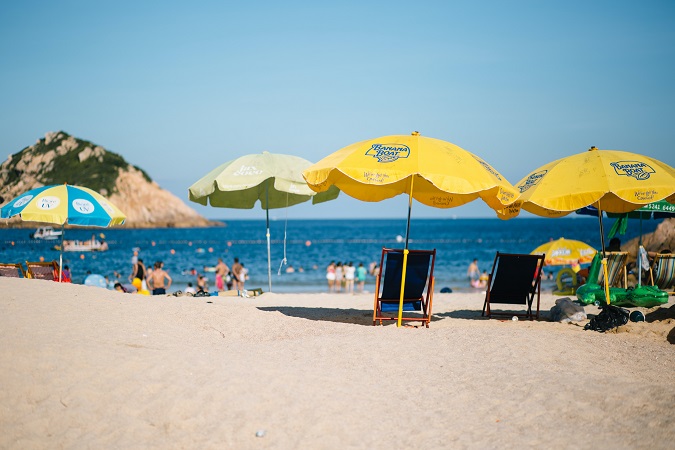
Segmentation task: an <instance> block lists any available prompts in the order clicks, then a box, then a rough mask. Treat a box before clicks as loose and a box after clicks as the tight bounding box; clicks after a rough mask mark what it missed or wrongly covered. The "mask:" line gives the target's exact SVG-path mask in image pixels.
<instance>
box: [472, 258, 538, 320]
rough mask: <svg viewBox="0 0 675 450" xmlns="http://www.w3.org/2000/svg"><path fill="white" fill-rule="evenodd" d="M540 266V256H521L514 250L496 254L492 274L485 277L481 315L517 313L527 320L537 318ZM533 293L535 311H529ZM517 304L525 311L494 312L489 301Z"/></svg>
mask: <svg viewBox="0 0 675 450" xmlns="http://www.w3.org/2000/svg"><path fill="white" fill-rule="evenodd" d="M543 267H544V255H525V254H517V253H499V252H497V255H496V256H495V260H494V263H493V264H492V273H490V278H489V279H488V285H487V291H485V302H484V303H483V313H482V316H487V317H488V318H491V317H492V316H498V315H502V316H518V317H525V318H527V319H530V320H532V319H534V318H535V317H536V318H537V319H539V301H540V294H541V272H542V268H543ZM535 295H536V296H537V314H536V316H535V314H534V313H533V312H532V303H533V302H534V296H535ZM497 303H498V304H508V305H521V306H524V307H525V310H526V311H525V313H519V312H513V311H511V310H508V311H506V310H501V311H495V310H493V309H492V305H493V304H497Z"/></svg>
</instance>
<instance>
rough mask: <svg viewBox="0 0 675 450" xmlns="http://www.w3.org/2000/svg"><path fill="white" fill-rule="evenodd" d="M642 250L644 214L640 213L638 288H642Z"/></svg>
mask: <svg viewBox="0 0 675 450" xmlns="http://www.w3.org/2000/svg"><path fill="white" fill-rule="evenodd" d="M641 248H642V213H640V239H638V248H637V255H636V256H637V266H638V286H642V258H640V256H641V255H640V249H641Z"/></svg>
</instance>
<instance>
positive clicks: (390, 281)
mask: <svg viewBox="0 0 675 450" xmlns="http://www.w3.org/2000/svg"><path fill="white" fill-rule="evenodd" d="M408 252H409V253H408V262H407V267H406V275H405V290H404V292H403V294H404V295H403V312H404V313H405V315H404V316H403V318H402V319H401V320H403V321H407V322H421V323H422V324H424V325H425V326H426V327H427V328H429V321H430V320H431V303H432V301H433V294H434V264H435V262H436V250H435V249H434V250H409V251H408ZM402 275H403V250H402V249H391V248H383V249H382V258H381V259H380V273H379V274H378V276H377V280H376V284H375V304H374V305H373V325H377V322H378V321H379V324H380V325H382V322H383V321H385V320H398V308H399V303H400V298H401V279H402ZM425 289H426V293H425ZM410 313H413V314H414V315H411V314H410Z"/></svg>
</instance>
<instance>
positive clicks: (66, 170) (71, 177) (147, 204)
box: [0, 131, 220, 228]
mask: <svg viewBox="0 0 675 450" xmlns="http://www.w3.org/2000/svg"><path fill="white" fill-rule="evenodd" d="M62 183H68V184H73V185H78V186H85V187H88V188H90V189H92V190H94V191H97V192H99V193H100V194H101V195H103V196H104V197H106V198H108V199H109V200H110V201H111V202H112V203H114V204H115V205H117V207H119V208H120V210H122V211H123V212H124V213H125V214H126V216H127V221H126V224H125V226H126V227H131V228H151V227H203V226H213V225H220V223H217V222H211V221H209V220H207V219H205V218H204V217H202V216H200V215H199V214H198V213H197V212H196V211H195V210H194V209H192V208H190V207H189V206H187V205H186V204H185V203H183V201H182V200H181V199H179V198H178V197H176V196H175V195H173V194H172V193H170V192H168V191H166V190H164V189H162V188H161V187H160V186H159V185H158V184H157V183H155V182H154V181H152V179H151V178H150V177H149V176H148V174H147V173H146V172H145V171H143V170H142V169H141V168H139V167H136V166H132V165H131V164H129V163H127V162H126V161H125V160H124V158H122V157H121V156H120V155H118V154H117V153H113V152H110V151H107V150H106V149H104V148H103V147H101V146H98V145H96V144H93V143H91V142H89V141H85V140H82V139H78V138H75V137H73V136H70V135H69V134H67V133H65V132H63V131H59V132H55V133H54V132H50V133H47V134H46V135H45V137H44V138H43V139H40V140H38V141H37V142H36V143H35V145H32V146H30V147H26V148H24V149H23V150H21V151H20V152H18V153H15V154H13V155H11V156H10V157H9V158H8V159H7V160H6V161H5V162H4V163H2V165H0V205H4V204H5V203H6V202H8V201H10V200H11V199H13V198H14V197H16V196H18V195H20V194H21V193H23V192H25V191H28V190H30V189H33V188H36V187H40V186H46V185H50V184H62ZM1 222H2V223H0V226H5V225H7V221H5V220H3V221H1ZM8 225H9V226H31V227H33V226H35V223H26V224H22V223H21V221H20V219H19V218H14V219H12V220H10V221H9V224H8Z"/></svg>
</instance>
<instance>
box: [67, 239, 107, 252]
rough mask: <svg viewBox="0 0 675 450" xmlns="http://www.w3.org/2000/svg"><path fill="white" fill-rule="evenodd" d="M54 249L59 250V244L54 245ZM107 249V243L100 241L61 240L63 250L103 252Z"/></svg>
mask: <svg viewBox="0 0 675 450" xmlns="http://www.w3.org/2000/svg"><path fill="white" fill-rule="evenodd" d="M54 249H55V250H60V249H61V246H59V245H57V246H55V247H54ZM106 250H108V243H107V242H101V241H98V240H96V241H91V240H87V241H63V251H64V252H104V251H106Z"/></svg>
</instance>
